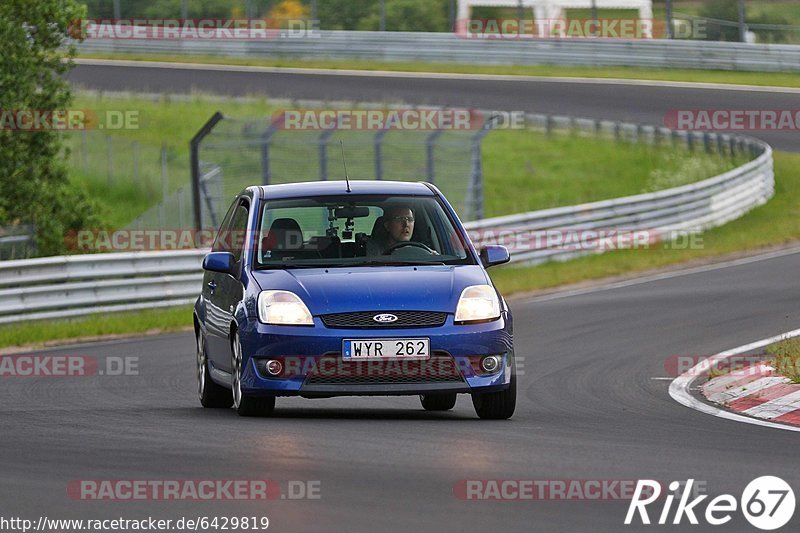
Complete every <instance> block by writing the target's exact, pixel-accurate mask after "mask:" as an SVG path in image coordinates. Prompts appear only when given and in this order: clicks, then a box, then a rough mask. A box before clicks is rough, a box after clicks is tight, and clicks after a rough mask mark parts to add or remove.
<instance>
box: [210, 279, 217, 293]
mask: <svg viewBox="0 0 800 533" xmlns="http://www.w3.org/2000/svg"><path fill="white" fill-rule="evenodd" d="M208 288H209V289H211V292H214V291H215V290H216V288H217V282H216V281H214V280H211V281H209V282H208Z"/></svg>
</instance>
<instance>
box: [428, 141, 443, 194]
mask: <svg viewBox="0 0 800 533" xmlns="http://www.w3.org/2000/svg"><path fill="white" fill-rule="evenodd" d="M442 133H444V130H436V131H434V132H433V133H431V134H430V135H428V137H427V138H426V139H425V169H426V171H427V174H428V181H430V182H431V183H434V182H435V180H436V178H435V176H436V159H435V158H434V153H433V150H434V148H436V139H438V138H439V136H440V135H441V134H442Z"/></svg>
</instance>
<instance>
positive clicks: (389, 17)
mask: <svg viewBox="0 0 800 533" xmlns="http://www.w3.org/2000/svg"><path fill="white" fill-rule="evenodd" d="M379 28H380V6H373V8H372V10H371V11H370V14H369V15H368V16H367V17H364V18H363V19H361V21H360V22H359V24H358V29H360V30H367V31H376V30H378V29H379ZM386 29H387V30H392V31H448V30H449V28H448V15H447V1H446V0H444V1H442V0H386Z"/></svg>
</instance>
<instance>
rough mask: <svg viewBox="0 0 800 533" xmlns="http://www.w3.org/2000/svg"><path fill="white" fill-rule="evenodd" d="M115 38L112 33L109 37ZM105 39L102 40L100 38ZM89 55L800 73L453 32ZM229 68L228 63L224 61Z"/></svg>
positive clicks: (798, 65)
mask: <svg viewBox="0 0 800 533" xmlns="http://www.w3.org/2000/svg"><path fill="white" fill-rule="evenodd" d="M109 33H110V32H109ZM102 34H103V32H100V33H99V35H102ZM78 51H79V52H83V53H121V54H170V55H218V56H228V57H250V58H256V57H264V58H295V59H303V58H308V59H316V60H319V59H332V60H351V59H360V60H370V61H430V62H440V63H441V62H448V63H467V64H482V65H542V64H551V65H553V64H555V65H586V66H631V67H650V68H684V69H716V70H747V71H764V72H775V71H795V72H796V71H800V46H797V45H777V44H747V43H732V42H711V41H689V40H664V39H632V40H625V39H600V38H597V39H594V38H585V39H497V38H494V39H486V38H474V37H472V38H466V37H465V36H458V35H455V34H452V33H423V32H396V31H389V32H366V31H317V32H315V33H313V34H311V35H298V36H294V37H283V38H274V39H251V40H232V39H207V40H191V39H141V40H136V39H98V38H90V39H87V40H86V41H84V42H82V43H80V44H79V45H78ZM220 63H224V57H220Z"/></svg>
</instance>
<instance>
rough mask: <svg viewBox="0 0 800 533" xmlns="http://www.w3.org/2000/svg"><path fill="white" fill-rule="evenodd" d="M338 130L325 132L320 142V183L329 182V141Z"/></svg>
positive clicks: (320, 137)
mask: <svg viewBox="0 0 800 533" xmlns="http://www.w3.org/2000/svg"><path fill="white" fill-rule="evenodd" d="M334 131H336V130H333V129H330V130H325V131H323V132H322V133H321V134H320V136H319V140H318V141H317V142H318V144H319V179H320V181H328V140H329V139H330V138H331V135H333V132H334Z"/></svg>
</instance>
